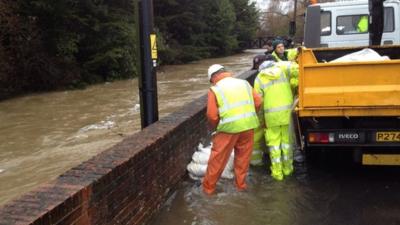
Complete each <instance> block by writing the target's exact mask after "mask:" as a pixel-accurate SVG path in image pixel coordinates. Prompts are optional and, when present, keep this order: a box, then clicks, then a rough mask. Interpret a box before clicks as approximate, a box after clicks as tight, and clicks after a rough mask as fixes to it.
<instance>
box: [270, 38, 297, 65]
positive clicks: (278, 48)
mask: <svg viewBox="0 0 400 225" xmlns="http://www.w3.org/2000/svg"><path fill="white" fill-rule="evenodd" d="M272 47H273V52H272V54H271V55H272V57H273V58H274V61H275V62H280V61H296V60H297V56H298V51H297V48H291V49H287V50H286V49H285V45H284V42H283V40H281V39H276V40H274V41H273V42H272Z"/></svg>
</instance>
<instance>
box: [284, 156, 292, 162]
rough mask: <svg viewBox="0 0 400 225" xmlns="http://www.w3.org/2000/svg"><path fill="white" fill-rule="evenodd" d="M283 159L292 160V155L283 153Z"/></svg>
mask: <svg viewBox="0 0 400 225" xmlns="http://www.w3.org/2000/svg"><path fill="white" fill-rule="evenodd" d="M282 158H283V161H289V160H292V157H290V156H288V155H283V157H282Z"/></svg>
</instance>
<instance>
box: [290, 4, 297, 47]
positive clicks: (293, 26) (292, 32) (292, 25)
mask: <svg viewBox="0 0 400 225" xmlns="http://www.w3.org/2000/svg"><path fill="white" fill-rule="evenodd" d="M296 14H297V0H294V7H293V19H292V21H290V22H289V36H290V37H291V38H293V37H294V35H295V34H296ZM293 39H294V38H293Z"/></svg>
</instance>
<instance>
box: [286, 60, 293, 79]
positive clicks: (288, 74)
mask: <svg viewBox="0 0 400 225" xmlns="http://www.w3.org/2000/svg"><path fill="white" fill-rule="evenodd" d="M291 66H292V63H291V62H289V65H288V66H287V68H286V69H287V76H288V77H290V67H291Z"/></svg>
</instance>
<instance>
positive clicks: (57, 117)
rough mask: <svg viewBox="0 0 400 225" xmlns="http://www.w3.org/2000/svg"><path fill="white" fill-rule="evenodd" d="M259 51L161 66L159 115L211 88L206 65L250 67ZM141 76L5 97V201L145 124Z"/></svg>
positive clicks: (1, 188) (1, 185)
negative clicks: (51, 91)
mask: <svg viewBox="0 0 400 225" xmlns="http://www.w3.org/2000/svg"><path fill="white" fill-rule="evenodd" d="M255 54H256V52H254V51H251V52H246V53H243V54H239V55H235V56H231V57H225V58H217V59H207V60H201V61H198V62H194V63H191V64H187V65H177V66H165V67H162V68H160V69H159V71H158V76H157V79H158V94H159V98H158V105H159V115H160V118H162V117H163V116H165V115H167V114H169V113H172V112H174V111H176V110H177V109H178V108H179V107H181V106H182V105H183V104H185V103H186V102H189V101H191V100H192V99H195V98H197V97H199V96H201V95H204V94H205V93H206V90H207V89H208V87H209V83H208V81H207V68H208V66H210V65H211V64H213V63H221V64H224V65H225V66H226V67H227V69H228V70H231V71H233V72H235V73H241V72H243V71H246V70H248V69H249V68H250V67H251V64H252V58H253V56H254V55H255ZM139 110H140V106H139V95H138V83H137V79H131V80H125V81H117V82H113V83H106V84H101V85H95V86H91V87H89V88H87V89H84V90H75V91H64V92H54V93H45V94H36V95H29V96H26V97H20V98H15V99H11V100H7V101H3V102H0V205H1V204H4V203H5V202H6V201H8V200H10V199H11V198H14V197H16V196H18V195H20V194H23V193H25V192H27V191H29V190H31V189H32V188H34V187H35V186H37V185H39V184H41V183H43V182H46V181H49V180H51V179H54V178H55V177H57V176H58V175H60V174H61V173H63V172H65V171H66V170H68V169H69V168H71V167H73V166H76V165H78V164H79V163H81V162H83V161H85V160H87V159H89V158H91V157H92V156H94V155H96V154H97V153H99V152H101V151H103V150H105V149H107V148H108V147H111V146H112V145H114V144H115V143H117V142H119V141H121V140H122V139H123V138H124V137H125V136H126V135H130V134H133V133H135V132H138V131H139V130H140V111H139Z"/></svg>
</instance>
